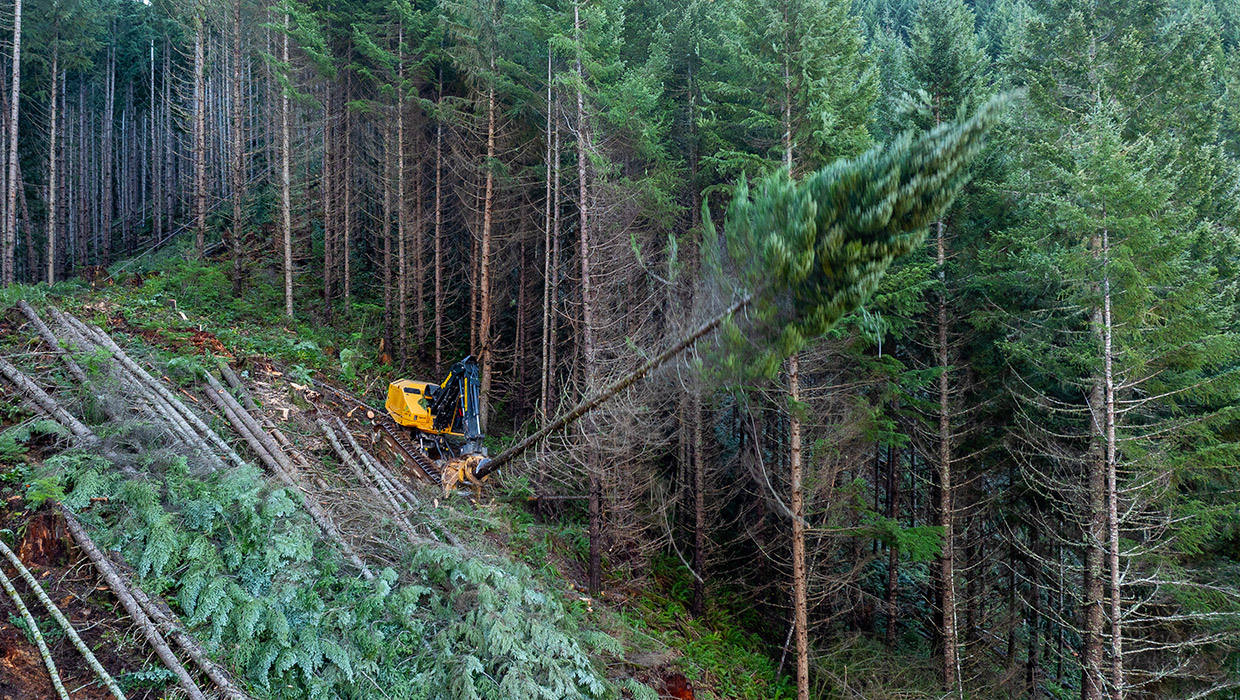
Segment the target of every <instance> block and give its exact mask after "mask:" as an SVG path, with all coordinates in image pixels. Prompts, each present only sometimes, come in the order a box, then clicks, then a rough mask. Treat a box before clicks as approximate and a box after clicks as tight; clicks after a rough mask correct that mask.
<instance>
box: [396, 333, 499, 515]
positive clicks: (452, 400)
mask: <svg viewBox="0 0 1240 700" xmlns="http://www.w3.org/2000/svg"><path fill="white" fill-rule="evenodd" d="M478 384H479V381H478V363H477V361H475V360H474V358H473V356H472V355H471V356H466V357H465V358H464V359H462V360H461V361H460V362H457V363H456V364H454V365H452V368H451V369H449V370H448V376H446V377H444V378H443V380H442V381H441V382H439V383H438V384H436V383H434V382H420V381H416V380H413V379H401V380H398V381H395V382H392V383H391V384H389V385H388V392H387V402H386V404H385V406H384V407H385V408H386V409H387V412H388V415H389V416H391V418H392V420H393V421H395V422H396V423H397V424H398V425H401V426H404V427H406V428H408V429H409V430H408V433H407V437H409V438H412V439H413V440H414V441H416V442H411V441H409V440H407V439H406V435H402V434H401V432H402V431H396V430H387V431H383V432H384V437H385V438H386V442H387V443H388V447H390V448H391V449H392V450H393V451H394V452H396V453H397V454H400V455H401V456H403V457H405V458H406V459H407V460H409V461H410V462H412V463H414V464H416V465H417V466H418V468H419V469H421V470H422V471H423V472H424V473H425V474H426V476H427V477H428V478H430V479H431V480H432V481H438V482H440V483H442V484H443V487H444V490H445V491H446V490H451V489H452V488H454V487H455V486H456V485H457V484H459V483H461V482H466V483H469V484H471V485H473V486H474V487H475V488H477V487H479V486H481V484H482V479H483V478H485V477H478V476H476V474H477V473H478V472H479V471H480V470H481V469H482V468H484V467H485V466H486V464H487V461H488V460H487V450H486V448H485V447H483V445H482V430H481V426H480V422H479V413H478V409H479V399H478Z"/></svg>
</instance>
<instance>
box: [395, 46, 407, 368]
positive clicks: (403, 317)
mask: <svg viewBox="0 0 1240 700" xmlns="http://www.w3.org/2000/svg"><path fill="white" fill-rule="evenodd" d="M397 44H398V46H399V49H398V52H397V56H398V58H397V61H398V64H397V88H396V318H397V321H396V326H397V327H396V347H397V350H398V352H397V355H398V356H399V357H400V363H401V365H402V366H403V365H404V364H405V362H406V361H408V359H409V306H408V300H409V275H408V269H407V268H408V264H407V261H406V260H405V248H406V245H405V241H406V239H405V236H406V235H407V231H406V227H405V223H406V220H407V219H408V211H409V210H408V209H407V208H406V206H405V193H406V190H405V28H404V26H403V25H402V26H401V27H400V28H399V30H398V33H397Z"/></svg>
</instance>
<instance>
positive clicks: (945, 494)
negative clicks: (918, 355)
mask: <svg viewBox="0 0 1240 700" xmlns="http://www.w3.org/2000/svg"><path fill="white" fill-rule="evenodd" d="M935 229H936V235H935V243H936V252H937V260H936V262H937V264H938V275H939V284H941V285H943V289H942V290H940V292H939V301H938V310H937V312H938V313H937V316H938V318H937V320H938V337H937V339H936V341H937V342H936V347H935V355H936V358H935V359H936V361H937V363H938V366H939V382H938V400H939V416H938V419H939V421H938V423H939V424H938V443H939V444H938V448H939V454H938V457H939V465H938V466H939V504H938V506H939V507H938V511H939V512H938V517H939V527H940V528H942V531H943V545H942V546H943V551H942V554H941V555H940V556H939V571H938V577H939V586H940V588H941V591H942V592H941V594H940V600H941V605H942V616H943V688H944V689H945V690H952V689H955V688H957V686H958V685H959V683H960V678H959V673H958V671H959V664H960V659H959V656H958V650H957V648H956V644H957V630H956V565H955V549H956V536H955V522H956V517H955V503H954V502H953V501H954V498H953V496H954V485H953V483H952V416H951V384H950V379H949V373H948V367H949V364H948V363H949V357H948V355H949V348H948V338H947V321H948V313H947V311H948V309H947V291H946V284H947V271H946V265H947V240H946V238H947V225H946V223H945V222H943V221H939V222H938V223H937V225H936V227H935Z"/></svg>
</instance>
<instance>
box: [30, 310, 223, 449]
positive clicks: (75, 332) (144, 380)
mask: <svg viewBox="0 0 1240 700" xmlns="http://www.w3.org/2000/svg"><path fill="white" fill-rule="evenodd" d="M49 310H50V312H51V314H52V316H53V318H55V319H56V322H57V323H58V324H59V326H60V327H61V329H62V330H63V332H64V335H65V336H66V340H67V342H68V343H69V345H70V347H73V348H74V349H75V350H77V351H78V352H89V351H92V350H94V349H96V348H98V349H103V350H105V351H107V348H105V347H104V346H103V345H101V344H100V343H99V342H97V341H96V340H92V338H91V337H88V335H86V334H85V333H86V329H79V327H78V326H76V325H74V324H73V323H70V322H69V318H71V317H70V316H69V315H68V314H63V313H61V311H60V310H59V309H57V308H55V307H50V309H49ZM74 320H75V321H76V319H74ZM79 323H80V322H79ZM91 335H92V336H93V334H91ZM109 354H112V353H111V352H110V351H109ZM115 367H116V369H117V372H118V373H119V375H120V379H121V380H123V381H124V382H125V384H126V386H127V387H129V388H130V389H131V390H133V391H136V392H137V393H138V394H139V395H140V396H141V397H142V398H143V399H145V400H146V402H147V403H148V404H150V407H151V410H152V412H153V413H154V415H155V416H156V417H157V418H159V419H161V420H165V421H167V422H168V424H169V426H170V427H171V428H172V431H173V433H175V434H176V436H177V437H178V438H179V439H180V440H182V441H184V442H185V444H187V445H189V446H191V447H193V448H194V449H195V450H196V451H197V452H198V453H199V454H200V455H202V457H203V458H204V459H206V460H207V461H208V462H210V463H211V467H212V468H213V469H215V470H217V471H218V470H222V469H224V468H225V466H224V463H223V462H222V461H221V460H220V458H219V457H218V456H217V455H216V453H215V450H213V449H212V448H211V447H210V446H208V445H207V443H206V442H205V441H204V440H203V438H202V436H201V435H200V434H199V433H198V431H197V430H195V429H194V427H193V426H190V425H189V424H188V423H187V422H186V421H185V418H184V417H183V416H182V415H181V412H180V411H178V410H177V409H176V407H174V406H173V405H172V404H170V403H169V402H168V401H167V400H166V399H165V398H164V397H163V396H161V395H160V394H159V393H158V392H156V391H155V390H154V389H153V388H152V387H150V386H149V385H148V380H149V379H150V377H149V376H148V377H143V376H140V375H138V374H136V373H134V372H133V371H132V370H131V369H130V368H129V367H127V366H126V365H125V364H124V363H122V362H120V360H119V358H116V364H115ZM112 417H113V418H116V416H112ZM225 447H226V448H227V446H225ZM238 459H240V458H238Z"/></svg>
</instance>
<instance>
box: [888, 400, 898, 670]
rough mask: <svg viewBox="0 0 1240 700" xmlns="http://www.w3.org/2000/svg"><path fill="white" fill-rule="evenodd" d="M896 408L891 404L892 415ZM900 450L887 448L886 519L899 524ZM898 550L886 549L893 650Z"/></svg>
mask: <svg viewBox="0 0 1240 700" xmlns="http://www.w3.org/2000/svg"><path fill="white" fill-rule="evenodd" d="M897 410H898V408H897V407H896V406H895V404H894V403H893V404H892V413H893V414H894V413H895V412H896V411H897ZM899 467H900V450H898V449H896V446H895V445H894V444H891V445H888V446H887V518H888V519H889V520H891V522H900V469H899ZM899 595H900V548H899V547H897V546H895V545H888V547H887V630H886V635H887V639H886V642H887V648H888V649H895V646H896V628H897V627H898V626H899Z"/></svg>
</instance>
